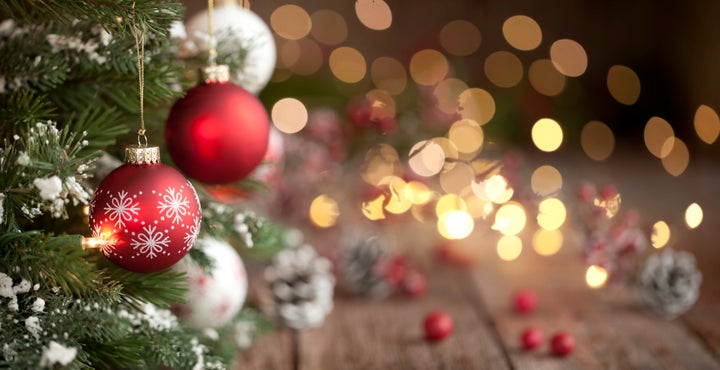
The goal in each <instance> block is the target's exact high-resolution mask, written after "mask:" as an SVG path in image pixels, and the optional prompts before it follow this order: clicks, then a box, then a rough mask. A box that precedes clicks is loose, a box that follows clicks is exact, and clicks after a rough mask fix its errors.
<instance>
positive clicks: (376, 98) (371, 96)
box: [365, 90, 397, 121]
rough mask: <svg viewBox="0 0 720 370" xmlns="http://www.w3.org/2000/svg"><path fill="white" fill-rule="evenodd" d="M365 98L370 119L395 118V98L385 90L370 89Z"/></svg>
mask: <svg viewBox="0 0 720 370" xmlns="http://www.w3.org/2000/svg"><path fill="white" fill-rule="evenodd" d="M365 100H366V101H367V102H369V103H370V120H372V121H379V120H382V119H386V118H395V113H396V111H397V110H396V107H395V100H394V99H393V98H392V96H390V94H388V93H387V92H386V91H383V90H370V91H368V92H367V93H366V94H365Z"/></svg>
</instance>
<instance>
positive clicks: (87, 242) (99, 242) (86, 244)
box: [81, 237, 115, 249]
mask: <svg viewBox="0 0 720 370" xmlns="http://www.w3.org/2000/svg"><path fill="white" fill-rule="evenodd" d="M81 244H82V248H83V249H102V248H105V247H107V246H111V245H113V244H115V242H114V241H112V240H106V239H104V238H86V237H83V238H82V242H81Z"/></svg>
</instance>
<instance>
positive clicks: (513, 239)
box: [497, 235, 522, 261]
mask: <svg viewBox="0 0 720 370" xmlns="http://www.w3.org/2000/svg"><path fill="white" fill-rule="evenodd" d="M520 253H522V240H521V239H520V238H518V237H517V236H515V235H503V236H502V237H501V238H500V240H498V243H497V254H498V257H500V259H502V260H503V261H513V260H515V259H517V258H518V257H519V256H520Z"/></svg>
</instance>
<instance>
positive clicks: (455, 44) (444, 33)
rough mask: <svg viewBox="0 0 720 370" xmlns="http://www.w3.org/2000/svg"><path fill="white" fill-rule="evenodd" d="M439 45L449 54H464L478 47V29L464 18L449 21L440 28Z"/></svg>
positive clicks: (470, 52)
mask: <svg viewBox="0 0 720 370" xmlns="http://www.w3.org/2000/svg"><path fill="white" fill-rule="evenodd" d="M438 38H439V40H440V45H441V46H442V47H443V49H445V51H447V52H448V53H449V54H451V55H455V56H466V55H470V54H472V53H474V52H475V51H477V49H478V48H479V47H480V42H481V41H482V37H481V35H480V30H479V29H478V28H477V26H475V25H474V24H473V23H471V22H469V21H466V20H464V19H457V20H454V21H450V22H448V23H447V24H445V26H443V28H442V29H441V30H440V34H439V35H438Z"/></svg>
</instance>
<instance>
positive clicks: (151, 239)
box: [89, 163, 201, 272]
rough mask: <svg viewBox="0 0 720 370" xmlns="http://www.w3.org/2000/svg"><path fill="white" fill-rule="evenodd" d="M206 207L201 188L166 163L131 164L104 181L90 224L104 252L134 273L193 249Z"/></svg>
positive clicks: (168, 262)
mask: <svg viewBox="0 0 720 370" xmlns="http://www.w3.org/2000/svg"><path fill="white" fill-rule="evenodd" d="M200 220H201V210H200V202H199V201H198V198H197V194H196V193H195V189H194V188H193V186H192V185H191V184H190V182H188V180H187V179H186V178H185V177H184V176H183V175H182V174H181V173H180V172H178V171H177V170H175V169H174V168H172V167H170V166H167V165H164V164H162V163H156V164H142V165H138V164H130V163H126V164H123V165H122V166H120V167H118V168H116V169H115V170H113V171H112V172H110V173H109V174H108V175H107V177H105V179H104V180H103V181H102V182H101V183H100V185H99V186H98V189H97V191H96V192H95V197H94V198H93V201H92V203H91V204H90V220H89V224H90V229H91V230H92V235H93V237H94V238H97V239H100V240H102V241H103V242H104V245H103V246H102V252H103V254H105V256H106V257H107V258H108V259H109V260H110V261H112V262H113V263H115V264H116V265H118V266H120V267H122V268H124V269H127V270H130V271H134V272H155V271H160V270H163V269H165V268H167V267H170V266H172V265H174V264H175V263H176V262H178V261H179V260H180V259H182V258H183V256H185V254H187V252H188V250H190V248H192V246H193V244H194V243H195V240H196V238H197V235H198V231H199V229H200Z"/></svg>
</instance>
